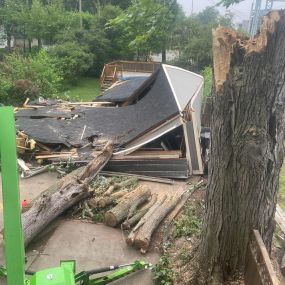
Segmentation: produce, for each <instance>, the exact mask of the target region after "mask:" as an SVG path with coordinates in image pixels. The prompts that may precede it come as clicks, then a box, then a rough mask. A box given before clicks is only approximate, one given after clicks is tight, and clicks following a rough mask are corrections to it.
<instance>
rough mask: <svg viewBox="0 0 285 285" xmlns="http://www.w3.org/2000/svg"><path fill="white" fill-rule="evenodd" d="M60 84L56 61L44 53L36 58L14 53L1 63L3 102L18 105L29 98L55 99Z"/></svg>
mask: <svg viewBox="0 0 285 285" xmlns="http://www.w3.org/2000/svg"><path fill="white" fill-rule="evenodd" d="M61 81H62V77H61V75H60V72H59V70H58V69H57V68H56V64H55V60H54V59H53V58H52V57H50V56H49V55H48V54H47V53H46V52H45V51H44V50H41V51H40V52H39V53H37V54H35V55H33V56H31V55H30V56H23V55H21V54H18V53H11V54H9V55H6V56H5V59H4V61H3V62H1V63H0V103H4V104H18V103H22V102H24V101H25V98H26V97H30V99H35V98H37V97H38V96H42V97H44V98H47V97H53V96H54V95H56V94H57V93H58V91H59V89H60V86H61Z"/></svg>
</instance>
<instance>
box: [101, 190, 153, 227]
mask: <svg viewBox="0 0 285 285" xmlns="http://www.w3.org/2000/svg"><path fill="white" fill-rule="evenodd" d="M150 196H151V192H150V189H149V188H148V187H147V186H139V187H138V188H136V189H135V190H133V191H131V192H130V193H128V194H126V195H125V196H123V197H122V198H121V199H120V203H118V204H117V206H116V207H114V208H113V209H111V210H110V211H108V212H106V214H105V223H106V225H108V226H111V227H115V226H117V225H118V224H119V223H120V222H122V221H123V220H125V219H126V218H127V217H128V216H129V215H130V214H131V213H134V212H135V210H136V208H137V207H138V206H140V205H142V204H143V203H144V202H146V201H147V200H148V199H149V198H150Z"/></svg>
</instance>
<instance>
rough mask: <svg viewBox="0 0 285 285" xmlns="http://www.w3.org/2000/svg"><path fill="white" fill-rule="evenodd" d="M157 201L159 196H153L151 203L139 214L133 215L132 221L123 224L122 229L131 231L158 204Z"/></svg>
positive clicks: (128, 220)
mask: <svg viewBox="0 0 285 285" xmlns="http://www.w3.org/2000/svg"><path fill="white" fill-rule="evenodd" d="M156 201H157V194H153V195H152V198H151V201H150V202H149V203H148V204H147V205H146V206H145V207H144V208H143V209H141V210H140V211H139V212H138V213H136V214H135V215H133V216H132V217H131V218H130V219H127V220H126V221H124V223H123V224H122V228H123V229H124V230H129V229H130V228H131V227H132V226H133V225H135V224H136V223H137V222H138V221H139V220H140V219H141V218H142V217H143V216H144V215H145V214H146V213H147V212H148V211H149V209H150V208H151V207H152V206H153V205H154V204H155V203H156Z"/></svg>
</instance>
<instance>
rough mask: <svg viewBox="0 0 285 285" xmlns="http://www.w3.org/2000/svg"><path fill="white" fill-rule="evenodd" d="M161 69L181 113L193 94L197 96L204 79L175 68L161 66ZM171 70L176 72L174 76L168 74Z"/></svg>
mask: <svg viewBox="0 0 285 285" xmlns="http://www.w3.org/2000/svg"><path fill="white" fill-rule="evenodd" d="M162 67H163V70H164V73H165V75H166V77H167V80H168V84H169V85H170V87H171V91H172V93H173V96H174V98H175V101H176V104H177V106H178V109H179V111H180V112H182V111H183V110H184V109H185V107H186V106H187V105H188V104H189V103H190V101H191V99H192V98H193V97H194V96H195V94H197V92H199V90H200V89H201V88H202V86H203V83H204V79H203V77H202V76H201V75H198V74H196V73H194V72H191V71H189V70H185V69H182V68H179V67H176V66H172V65H166V64H163V65H162ZM173 70H176V71H178V73H177V74H175V76H174V74H172V75H171V74H170V71H171V72H172V71H173ZM185 75H186V76H185ZM187 75H188V76H187ZM175 77H176V78H175ZM191 82H192V84H191Z"/></svg>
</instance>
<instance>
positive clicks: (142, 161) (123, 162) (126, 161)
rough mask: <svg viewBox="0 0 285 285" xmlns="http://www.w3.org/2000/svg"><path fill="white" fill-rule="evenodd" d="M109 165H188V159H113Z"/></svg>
mask: <svg viewBox="0 0 285 285" xmlns="http://www.w3.org/2000/svg"><path fill="white" fill-rule="evenodd" d="M109 163H112V164H113V165H129V164H133V163H136V164H158V165H162V164H164V165H167V164H170V165H188V164H187V159H186V158H179V159H137V160H135V161H134V160H132V159H121V160H120V159H113V157H112V159H111V160H110V162H109Z"/></svg>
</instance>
